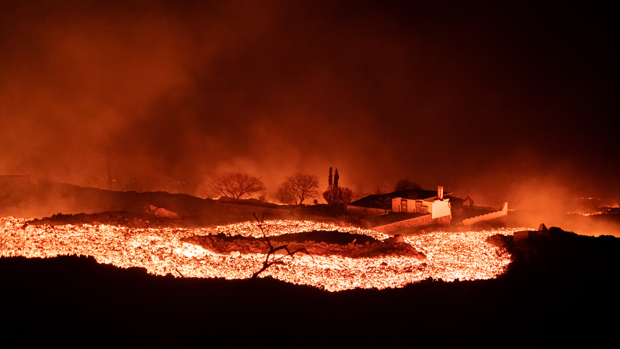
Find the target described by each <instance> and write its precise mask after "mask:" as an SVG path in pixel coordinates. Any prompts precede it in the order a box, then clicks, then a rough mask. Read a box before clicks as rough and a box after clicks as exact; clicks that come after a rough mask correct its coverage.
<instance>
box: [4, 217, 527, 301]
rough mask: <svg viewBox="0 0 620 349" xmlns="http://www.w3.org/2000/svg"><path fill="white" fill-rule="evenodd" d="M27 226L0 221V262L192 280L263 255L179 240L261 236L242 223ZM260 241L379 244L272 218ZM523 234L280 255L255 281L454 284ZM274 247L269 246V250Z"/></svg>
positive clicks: (238, 272) (440, 237) (488, 265)
mask: <svg viewBox="0 0 620 349" xmlns="http://www.w3.org/2000/svg"><path fill="white" fill-rule="evenodd" d="M27 222H28V220H25V219H17V218H10V217H9V218H0V246H1V247H0V248H1V250H0V253H1V255H0V256H1V257H15V256H24V257H27V258H51V257H56V256H60V255H78V256H93V257H94V258H95V259H96V260H97V262H98V263H107V264H112V265H115V266H117V267H121V268H129V267H142V268H146V270H147V271H148V272H149V273H150V274H154V275H166V274H172V275H174V276H175V277H194V278H226V279H244V278H250V277H252V275H253V274H254V273H255V272H256V271H258V270H260V269H261V267H262V266H263V262H264V261H265V257H266V255H265V254H262V253H247V254H242V253H239V252H232V253H229V254H217V253H213V252H211V251H208V250H205V249H203V248H202V247H200V246H197V245H194V244H190V243H186V242H183V241H181V239H183V238H186V237H191V236H201V235H210V234H222V233H223V234H225V235H227V236H245V237H262V233H261V230H260V229H259V227H258V223H255V222H244V223H237V224H230V225H225V226H217V227H209V228H187V229H182V228H146V229H144V228H142V229H140V228H128V227H119V226H111V225H103V224H101V225H91V224H83V225H69V224H67V225H56V226H50V225H44V226H35V225H28V224H27ZM263 230H264V233H265V235H266V236H277V235H281V234H290V233H301V232H311V231H339V232H343V233H350V234H359V235H367V236H371V237H373V238H375V239H377V240H384V239H386V238H388V237H389V236H388V235H386V234H383V233H380V232H377V231H374V230H368V229H360V228H352V227H339V226H336V225H332V224H325V223H314V222H309V221H283V220H273V221H265V222H264V223H263ZM518 230H525V229H500V230H490V231H468V232H432V233H426V234H420V235H412V236H405V237H403V242H405V243H408V244H410V245H411V246H412V247H414V248H415V249H416V250H418V251H419V252H421V253H423V254H424V255H425V258H414V257H410V256H400V255H383V256H378V257H369V258H348V257H343V256H336V255H329V256H324V255H315V256H311V255H307V254H304V253H296V254H295V255H294V256H292V257H291V256H283V255H278V256H272V258H279V257H282V259H281V261H282V262H283V263H282V264H273V265H271V266H270V267H269V268H267V269H266V270H265V271H264V272H262V273H260V274H259V277H266V276H271V277H273V278H276V279H280V280H283V281H286V282H291V283H294V284H305V285H312V286H315V287H319V288H323V289H325V290H327V291H341V290H347V289H353V288H377V289H384V288H395V287H403V286H405V285H407V284H409V283H415V282H419V281H421V280H424V279H427V278H433V279H439V278H441V279H443V280H445V281H454V280H457V279H458V280H476V279H491V278H495V277H497V276H498V275H500V274H502V273H503V272H504V271H505V270H506V267H507V266H508V264H509V263H510V254H509V253H508V252H507V251H506V250H505V249H504V248H500V247H496V246H494V245H491V244H489V243H487V242H485V239H486V238H487V237H489V236H491V235H495V234H503V235H512V234H513V233H514V231H518ZM275 246H277V244H275Z"/></svg>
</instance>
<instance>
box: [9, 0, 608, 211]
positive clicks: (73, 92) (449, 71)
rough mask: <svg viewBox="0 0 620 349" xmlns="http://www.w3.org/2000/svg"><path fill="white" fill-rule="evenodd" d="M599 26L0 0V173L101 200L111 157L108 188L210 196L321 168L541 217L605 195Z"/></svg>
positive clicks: (579, 20)
mask: <svg viewBox="0 0 620 349" xmlns="http://www.w3.org/2000/svg"><path fill="white" fill-rule="evenodd" d="M611 13H612V11H611V10H609V9H605V8H596V9H594V8H582V7H580V8H571V7H570V5H568V4H562V6H560V7H556V6H548V7H545V6H537V7H536V8H531V7H528V6H527V5H517V4H515V5H493V6H477V5H471V4H468V5H463V4H460V5H454V4H441V5H420V4H411V3H409V2H387V3H383V2H382V4H378V3H374V2H365V1H326V2H317V1H294V2H292V1H260V2H252V1H248V2H220V1H213V2H207V1H195V2H194V1H175V2H169V1H127V2H118V3H110V2H106V1H2V2H1V3H0V52H2V53H1V54H0V149H2V153H1V155H0V174H18V175H31V176H32V177H33V179H34V180H35V181H40V180H53V181H59V182H66V183H72V184H78V185H84V186H92V187H99V188H106V185H107V183H106V152H107V154H108V161H109V164H110V169H111V173H112V177H113V178H114V179H115V180H116V181H115V189H119V190H130V189H131V190H143V191H146V190H177V191H181V192H186V193H189V194H192V195H198V196H201V197H210V196H213V195H215V193H214V192H213V191H212V190H211V188H210V187H209V185H208V184H209V183H208V178H209V176H210V175H212V174H214V173H216V172H218V171H222V170H239V171H244V172H249V173H251V174H253V175H257V176H260V177H262V179H263V180H264V182H265V185H266V186H267V188H268V190H269V193H268V194H269V195H270V196H273V193H275V190H276V188H277V186H278V185H279V184H280V183H281V182H282V181H283V180H284V178H285V177H286V176H287V175H290V174H292V173H294V172H296V171H302V172H307V173H310V174H315V175H317V176H318V177H319V179H320V185H321V187H326V186H327V170H328V168H329V167H330V166H333V167H335V168H338V170H339V173H340V175H341V185H343V186H347V187H351V188H352V189H353V190H355V191H357V192H360V193H364V192H365V193H372V192H374V191H376V189H377V188H382V187H386V188H388V189H392V188H393V186H394V184H395V183H396V181H397V180H398V179H400V178H410V179H412V180H414V181H417V182H419V183H420V184H421V185H422V186H423V187H425V188H433V187H435V186H436V185H438V184H441V185H445V186H448V187H449V188H450V189H451V190H452V191H454V192H455V194H456V195H457V196H461V197H465V196H467V195H468V194H471V195H472V196H473V197H474V198H477V199H478V200H479V201H478V202H477V203H481V204H485V203H486V204H497V203H500V202H502V201H509V202H510V203H511V206H510V207H514V206H515V205H516V206H517V207H521V206H522V207H537V210H539V211H540V210H543V207H546V208H548V207H554V210H559V211H563V210H564V209H565V207H563V206H562V207H560V206H558V205H559V204H560V203H562V202H565V201H566V199H567V198H571V197H580V196H601V197H605V198H608V199H610V200H612V199H616V200H617V198H618V197H620V176H619V175H618V173H620V163H619V160H618V156H617V153H618V145H617V138H616V137H617V128H615V127H613V124H614V123H613V120H614V119H615V118H617V116H618V110H617V103H616V102H615V93H614V94H613V95H612V88H611V86H612V82H615V81H617V67H616V66H617V62H618V52H617V51H618V50H617V48H616V46H617V45H613V44H612V43H614V42H618V38H617V34H615V30H612V23H613V20H612V18H611ZM513 203H514V205H513ZM552 203H555V204H554V205H552ZM545 212H546V211H545ZM564 212H565V211H564Z"/></svg>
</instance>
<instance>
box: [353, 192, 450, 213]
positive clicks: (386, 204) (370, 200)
mask: <svg viewBox="0 0 620 349" xmlns="http://www.w3.org/2000/svg"><path fill="white" fill-rule="evenodd" d="M450 194H452V193H450V192H447V193H444V198H446V199H450V201H453V198H454V199H458V198H456V197H453V196H451V195H450ZM436 197H437V190H423V189H406V190H398V191H395V192H391V193H385V194H374V195H368V196H366V197H364V198H361V199H359V200H356V201H353V202H352V203H350V204H349V206H358V207H367V208H380V209H392V199H395V198H406V199H410V200H426V199H435V198H436ZM458 200H460V199H458Z"/></svg>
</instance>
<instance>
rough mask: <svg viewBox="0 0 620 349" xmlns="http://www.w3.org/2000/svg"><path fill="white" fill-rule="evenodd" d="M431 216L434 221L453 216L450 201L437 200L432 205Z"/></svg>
mask: <svg viewBox="0 0 620 349" xmlns="http://www.w3.org/2000/svg"><path fill="white" fill-rule="evenodd" d="M431 214H432V216H433V219H435V218H439V217H445V216H452V210H450V201H449V200H448V199H446V200H435V201H434V202H433V204H432V210H431Z"/></svg>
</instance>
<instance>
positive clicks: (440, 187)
mask: <svg viewBox="0 0 620 349" xmlns="http://www.w3.org/2000/svg"><path fill="white" fill-rule="evenodd" d="M437 197H438V198H439V200H443V187H442V186H441V185H440V186H437Z"/></svg>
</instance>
